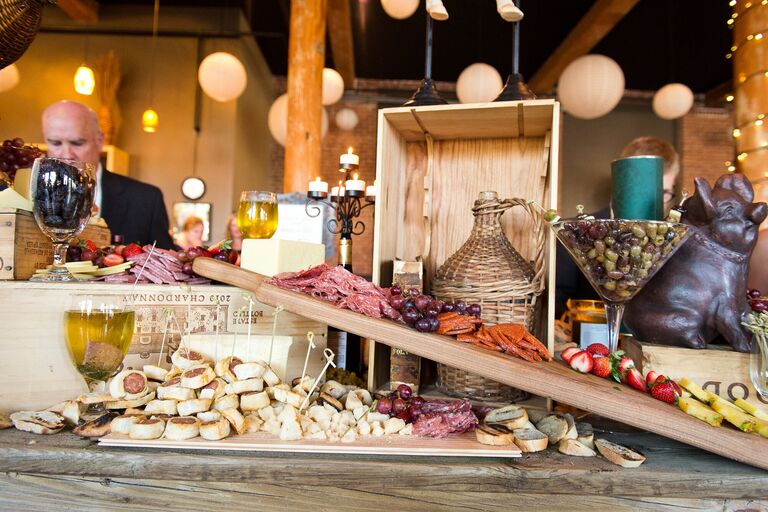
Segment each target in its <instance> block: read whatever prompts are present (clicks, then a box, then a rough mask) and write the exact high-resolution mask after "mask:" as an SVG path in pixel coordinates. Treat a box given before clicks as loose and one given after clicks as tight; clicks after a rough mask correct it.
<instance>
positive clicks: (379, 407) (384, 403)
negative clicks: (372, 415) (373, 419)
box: [376, 398, 392, 414]
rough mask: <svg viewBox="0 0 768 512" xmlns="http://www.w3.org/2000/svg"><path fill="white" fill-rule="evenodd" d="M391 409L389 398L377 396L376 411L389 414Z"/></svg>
mask: <svg viewBox="0 0 768 512" xmlns="http://www.w3.org/2000/svg"><path fill="white" fill-rule="evenodd" d="M390 411H392V400H390V399H389V398H379V399H378V400H377V401H376V412H379V413H381V414H389V413H390Z"/></svg>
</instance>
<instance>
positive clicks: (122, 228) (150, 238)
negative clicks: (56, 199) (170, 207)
mask: <svg viewBox="0 0 768 512" xmlns="http://www.w3.org/2000/svg"><path fill="white" fill-rule="evenodd" d="M101 216H102V217H103V218H104V220H105V221H107V224H109V229H110V231H112V234H113V235H123V241H124V242H125V243H126V244H129V243H132V242H136V243H139V244H151V243H152V242H154V241H157V247H160V248H162V249H173V247H174V245H173V240H172V239H171V235H169V234H168V213H167V211H166V209H165V202H163V193H162V192H161V191H160V189H159V188H157V187H154V186H152V185H148V184H146V183H142V182H140V181H137V180H134V179H132V178H128V177H125V176H121V175H119V174H114V173H111V172H109V171H107V170H106V169H103V170H102V173H101Z"/></svg>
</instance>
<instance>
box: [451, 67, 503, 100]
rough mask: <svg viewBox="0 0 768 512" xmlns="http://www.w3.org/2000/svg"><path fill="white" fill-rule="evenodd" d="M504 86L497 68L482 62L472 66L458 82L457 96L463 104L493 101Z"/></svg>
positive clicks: (463, 73)
mask: <svg viewBox="0 0 768 512" xmlns="http://www.w3.org/2000/svg"><path fill="white" fill-rule="evenodd" d="M502 86H503V84H502V81H501V75H500V74H499V72H498V71H496V68H494V67H493V66H491V65H488V64H484V63H482V62H476V63H474V64H470V65H469V66H467V67H466V68H464V71H462V72H461V74H460V75H459V79H458V80H457V81H456V96H458V97H459V101H460V102H462V103H483V102H486V101H493V99H494V98H495V97H496V96H498V95H499V91H501V88H502Z"/></svg>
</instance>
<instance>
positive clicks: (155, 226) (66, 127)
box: [43, 101, 173, 249]
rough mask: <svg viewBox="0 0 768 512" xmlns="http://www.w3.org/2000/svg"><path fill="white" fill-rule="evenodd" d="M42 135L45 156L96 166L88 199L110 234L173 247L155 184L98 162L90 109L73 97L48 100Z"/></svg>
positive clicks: (99, 141) (99, 138)
mask: <svg viewBox="0 0 768 512" xmlns="http://www.w3.org/2000/svg"><path fill="white" fill-rule="evenodd" d="M43 135H44V136H45V142H46V144H47V145H48V155H49V156H52V157H59V158H73V159H75V160H80V161H82V162H86V163H89V164H93V166H94V168H95V169H96V194H95V196H94V202H95V203H96V205H97V206H98V207H99V215H100V216H101V217H103V218H104V220H105V221H107V224H108V225H109V229H110V230H111V231H112V234H113V235H122V236H123V240H124V241H125V243H131V242H137V243H140V244H151V243H153V242H155V241H156V242H157V247H161V248H163V249H172V248H173V240H172V239H171V236H170V235H169V234H168V213H167V212H166V210H165V202H164V201H163V193H162V192H161V191H160V189H159V188H157V187H153V186H152V185H147V184H146V183H142V182H140V181H136V180H134V179H131V178H127V177H125V176H121V175H119V174H114V173H111V172H109V171H108V170H107V169H104V168H103V166H102V165H101V161H100V158H99V156H100V154H101V147H102V146H103V145H104V134H102V133H101V129H100V128H99V121H98V117H97V116H96V113H95V112H94V111H93V110H91V109H90V108H88V107H87V106H85V105H83V104H82V103H77V102H75V101H59V102H57V103H54V104H53V105H50V106H49V107H48V108H46V109H45V111H44V112H43Z"/></svg>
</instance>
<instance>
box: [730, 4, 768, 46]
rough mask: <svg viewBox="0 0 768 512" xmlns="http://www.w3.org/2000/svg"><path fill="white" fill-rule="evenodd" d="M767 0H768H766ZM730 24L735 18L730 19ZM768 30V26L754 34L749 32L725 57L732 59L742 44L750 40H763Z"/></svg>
mask: <svg viewBox="0 0 768 512" xmlns="http://www.w3.org/2000/svg"><path fill="white" fill-rule="evenodd" d="M766 2H768V0H766ZM763 5H765V4H763ZM728 24H729V25H732V24H733V18H731V19H730V20H728ZM766 32H768V28H766V29H763V30H758V31H757V32H754V33H752V34H748V35H747V36H746V37H745V38H744V39H742V40H741V41H740V42H739V43H737V44H734V45H733V46H731V53H728V54H726V55H725V58H726V59H730V58H731V57H733V52H737V51H738V50H739V48H741V47H742V46H744V45H745V44H747V43H748V42H749V41H760V40H762V39H763V38H764V37H765V33H766Z"/></svg>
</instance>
